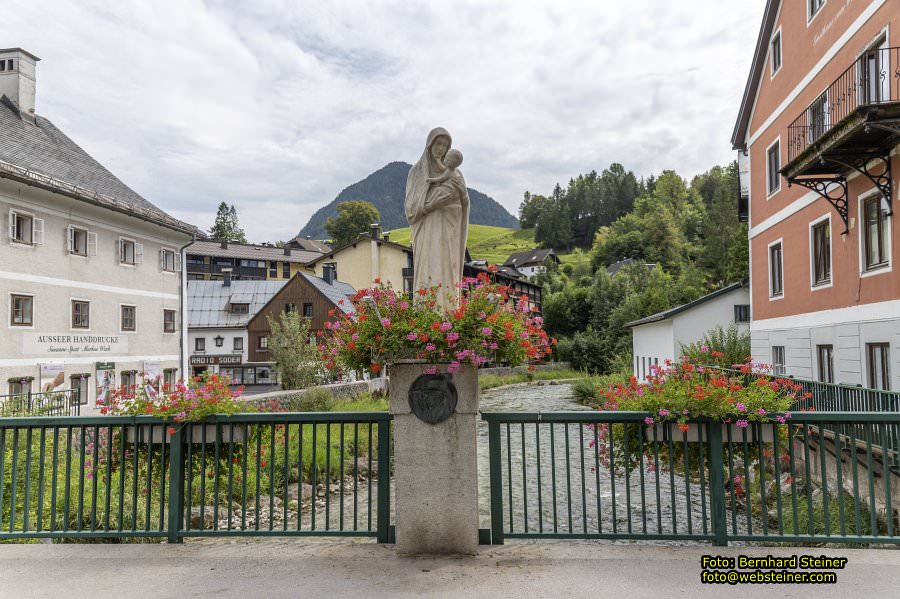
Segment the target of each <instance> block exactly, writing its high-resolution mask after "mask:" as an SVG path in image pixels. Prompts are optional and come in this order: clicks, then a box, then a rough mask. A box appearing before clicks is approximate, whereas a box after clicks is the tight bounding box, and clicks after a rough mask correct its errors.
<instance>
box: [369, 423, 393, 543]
mask: <svg viewBox="0 0 900 599" xmlns="http://www.w3.org/2000/svg"><path fill="white" fill-rule="evenodd" d="M369 509H371V507H370V508H369ZM376 520H377V533H378V542H379V543H390V528H391V421H390V420H379V421H378V513H377V514H376Z"/></svg>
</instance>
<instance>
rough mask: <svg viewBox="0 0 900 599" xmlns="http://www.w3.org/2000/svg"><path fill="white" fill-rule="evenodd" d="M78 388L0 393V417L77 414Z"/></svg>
mask: <svg viewBox="0 0 900 599" xmlns="http://www.w3.org/2000/svg"><path fill="white" fill-rule="evenodd" d="M80 412H81V401H80V392H79V391H78V389H64V390H59V391H44V392H31V391H29V392H27V393H14V394H12V395H0V418H5V417H9V416H78V415H79V413H80Z"/></svg>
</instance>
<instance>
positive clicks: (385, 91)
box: [0, 0, 764, 241]
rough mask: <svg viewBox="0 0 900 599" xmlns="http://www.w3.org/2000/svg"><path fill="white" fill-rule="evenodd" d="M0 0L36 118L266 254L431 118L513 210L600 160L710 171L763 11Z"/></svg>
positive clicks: (132, 181)
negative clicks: (231, 215)
mask: <svg viewBox="0 0 900 599" xmlns="http://www.w3.org/2000/svg"><path fill="white" fill-rule="evenodd" d="M12 4H13V6H11V7H6V9H5V11H4V21H3V22H0V45H2V46H22V47H24V48H26V49H28V50H30V51H32V52H34V53H35V54H37V55H38V56H40V57H41V58H42V59H43V61H42V62H41V63H40V64H39V67H38V112H39V113H41V114H42V115H44V116H46V117H48V118H50V119H51V120H53V121H54V122H56V124H57V125H58V126H60V128H62V129H63V130H64V131H65V132H67V133H68V134H69V135H70V136H71V137H73V138H74V139H75V140H76V141H77V142H78V143H80V144H81V145H82V146H83V147H84V148H85V149H87V150H88V151H89V152H90V153H92V154H93V155H94V156H95V157H96V158H97V159H98V160H99V161H100V162H102V163H103V164H104V165H106V166H107V167H108V168H109V169H110V170H112V171H113V172H114V173H116V174H117V175H118V176H119V177H120V178H121V179H123V180H124V181H125V182H126V183H128V184H129V185H130V186H132V187H133V188H135V189H136V190H137V191H138V192H139V193H141V194H142V195H144V196H145V197H147V198H148V199H149V200H151V201H152V202H154V203H156V204H157V205H158V206H160V207H161V208H163V209H165V210H167V211H169V212H170V213H172V214H174V215H176V216H179V217H181V218H184V219H186V220H188V221H190V222H193V223H195V224H197V225H198V226H200V227H202V228H206V227H209V225H210V224H211V223H212V219H213V216H214V214H215V210H216V207H217V205H218V203H219V202H220V201H223V200H224V201H226V202H228V203H234V204H235V205H236V206H237V209H238V213H239V215H240V217H241V220H242V222H243V224H244V226H245V228H246V230H247V233H248V236H249V237H250V238H251V239H252V240H255V241H262V240H276V239H286V238H288V237H290V236H291V235H293V234H295V233H296V232H297V231H298V230H299V229H300V227H301V226H302V225H303V224H304V223H305V222H306V220H307V219H308V218H309V216H310V215H311V214H312V213H313V212H314V211H315V210H316V209H317V208H319V207H320V206H322V205H323V204H325V203H327V202H329V201H330V200H331V199H332V198H333V197H334V196H335V195H336V194H337V193H338V192H339V191H340V190H341V189H342V188H343V187H345V186H346V185H349V184H350V183H353V182H354V181H357V180H359V179H361V178H363V177H365V176H366V175H368V174H369V173H370V172H372V171H374V170H376V169H378V168H380V167H381V166H383V165H384V164H385V163H387V162H389V161H392V160H406V161H407V162H413V161H414V160H415V159H416V158H417V157H418V155H419V154H420V153H421V148H422V145H423V143H424V139H425V136H426V134H427V132H428V130H429V129H430V128H431V127H433V126H436V125H441V126H445V127H447V128H448V129H449V130H450V131H451V133H452V134H453V136H454V142H455V145H457V146H458V147H459V148H460V149H462V150H463V152H464V153H465V154H466V163H465V166H464V169H463V170H464V171H465V173H466V179H467V181H468V183H469V185H471V186H472V187H475V188H477V189H479V190H481V191H483V192H485V193H487V194H488V195H491V196H493V197H494V198H495V199H496V200H498V201H499V202H500V203H502V204H503V205H504V206H505V207H506V208H507V209H508V210H510V212H512V213H513V214H515V213H516V211H517V208H518V204H519V202H520V201H521V197H522V193H523V192H524V191H525V190H530V191H533V192H538V193H546V192H549V191H550V190H551V189H552V187H553V185H554V184H555V183H556V182H557V181H559V182H562V183H565V182H566V181H567V180H568V179H569V178H570V177H572V176H575V175H577V174H579V173H581V172H586V171H589V170H591V169H596V170H601V169H603V168H605V167H606V166H608V165H609V163H611V162H614V161H616V162H621V163H623V164H624V165H625V166H626V168H629V169H631V170H634V171H635V172H636V173H637V174H638V175H642V176H646V175H649V174H652V173H658V172H659V171H661V170H662V169H665V168H674V169H676V170H677V171H678V172H679V173H681V174H683V175H685V176H690V175H693V174H696V173H698V172H701V171H704V170H706V169H707V168H709V167H711V166H712V165H714V164H717V163H724V162H727V161H729V160H731V159H732V157H733V153H732V152H731V149H730V145H729V143H728V141H729V138H730V134H731V129H732V126H733V124H734V118H735V115H736V114H737V109H738V103H739V101H740V96H741V93H742V91H743V87H744V82H745V80H746V77H747V71H748V69H749V64H750V59H751V54H752V51H753V46H754V43H755V39H756V34H757V30H758V27H759V20H760V19H761V17H762V10H763V4H764V3H763V2H761V1H760V2H747V1H746V0H728V1H725V0H694V1H693V2H660V1H659V0H616V1H615V2H614V1H612V0H609V1H604V2H583V3H582V2H573V3H570V4H569V3H561V2H541V3H527V2H511V1H510V2H497V3H491V4H486V3H483V2H464V1H457V2H440V3H430V2H429V3H424V2H421V3H420V2H410V1H408V0H403V1H397V2H378V3H372V2H359V3H357V2H329V3H322V2H295V1H289V0H284V1H277V0H264V1H262V0H256V1H254V2H252V3H245V5H239V6H234V5H233V3H230V2H224V1H222V2H207V3H203V2H199V1H197V0H153V1H149V0H148V1H146V2H125V1H123V2H115V3H110V2H103V1H81V2H77V3H73V2H65V1H64V0H60V1H57V2H52V1H40V0H37V1H36V0H13V2H12Z"/></svg>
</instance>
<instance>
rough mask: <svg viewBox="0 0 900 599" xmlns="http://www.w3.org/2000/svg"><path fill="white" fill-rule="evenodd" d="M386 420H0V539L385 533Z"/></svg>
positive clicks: (383, 537)
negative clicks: (176, 422) (179, 421)
mask: <svg viewBox="0 0 900 599" xmlns="http://www.w3.org/2000/svg"><path fill="white" fill-rule="evenodd" d="M390 426H391V415H390V414H389V413H386V412H365V413H339V412H327V413H267V414H237V415H232V416H218V417H214V418H211V419H209V420H208V421H204V422H202V423H184V424H172V423H166V422H164V421H162V420H161V419H159V418H154V417H123V416H101V417H56V418H53V417H51V418H47V417H44V418H2V419H0V539H4V538H19V539H21V538H86V537H90V538H116V537H119V538H121V537H126V538H140V537H164V538H167V539H168V540H169V542H180V541H181V540H182V539H183V538H184V537H188V536H240V535H252V536H275V535H277V536H311V535H316V536H340V535H345V536H361V537H376V538H377V539H378V540H379V541H380V542H388V541H389V535H390V532H389V531H390V527H389V521H390V486H389V485H390V469H391V460H390V439H391V435H390Z"/></svg>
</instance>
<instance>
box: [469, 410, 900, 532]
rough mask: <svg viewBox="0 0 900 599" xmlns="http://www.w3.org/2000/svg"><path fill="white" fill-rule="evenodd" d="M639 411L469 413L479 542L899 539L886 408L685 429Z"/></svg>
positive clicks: (893, 424) (891, 427)
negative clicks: (486, 526) (483, 529)
mask: <svg viewBox="0 0 900 599" xmlns="http://www.w3.org/2000/svg"><path fill="white" fill-rule="evenodd" d="M647 416H648V415H647V414H646V413H643V412H555V413H485V414H483V415H482V418H483V419H484V420H486V421H487V424H488V435H489V444H490V446H489V461H490V499H491V507H490V514H491V516H490V521H491V540H492V542H493V543H502V542H503V540H504V539H505V538H588V539H635V540H637V539H641V540H664V539H676V540H697V541H710V542H712V543H714V544H715V545H726V544H727V543H728V542H729V541H770V542H791V543H820V542H830V543H900V535H898V534H897V531H896V524H895V514H894V507H895V505H896V503H897V498H896V497H895V493H896V492H897V490H898V489H897V487H898V482H900V479H897V478H895V477H896V476H897V470H896V464H897V451H896V449H895V448H893V447H892V446H891V444H890V442H889V440H890V438H891V436H892V434H894V433H896V431H897V428H898V427H900V414H887V413H873V412H866V413H843V412H831V413H826V412H814V413H797V414H795V415H793V417H792V418H791V419H789V420H788V422H787V423H786V424H778V423H777V422H767V423H752V424H751V425H750V427H748V428H743V429H741V428H737V427H734V426H732V425H730V424H729V425H723V424H722V423H717V422H711V421H695V422H691V423H690V424H689V425H688V426H687V427H685V428H687V430H686V431H682V430H681V429H680V428H679V426H678V425H677V424H673V423H666V424H654V425H647V424H645V423H644V418H646V417H647ZM861 429H862V430H863V431H864V432H865V433H866V434H865V435H863V436H860V435H858V434H857V431H859V430H861ZM834 431H846V434H844V433H843V432H834Z"/></svg>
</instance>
